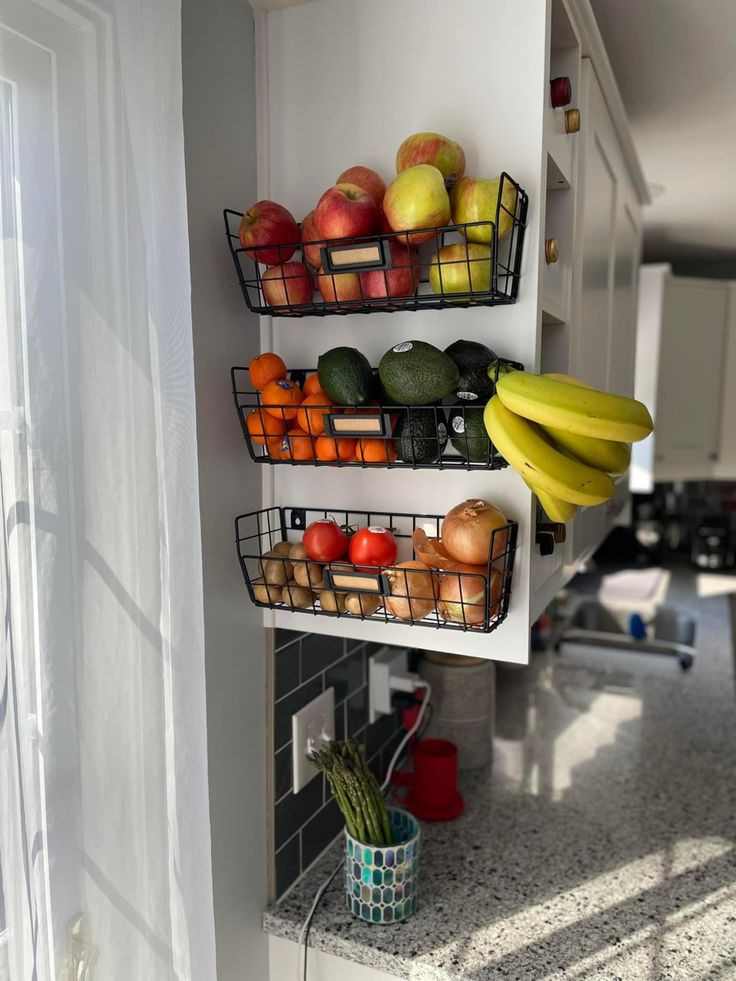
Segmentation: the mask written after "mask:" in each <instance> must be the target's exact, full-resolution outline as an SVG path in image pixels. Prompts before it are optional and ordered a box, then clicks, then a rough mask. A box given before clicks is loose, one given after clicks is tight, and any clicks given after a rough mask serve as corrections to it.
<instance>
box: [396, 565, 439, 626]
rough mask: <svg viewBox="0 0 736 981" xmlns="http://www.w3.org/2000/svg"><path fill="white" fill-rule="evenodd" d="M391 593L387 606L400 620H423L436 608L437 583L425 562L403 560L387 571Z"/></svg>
mask: <svg viewBox="0 0 736 981" xmlns="http://www.w3.org/2000/svg"><path fill="white" fill-rule="evenodd" d="M386 575H387V576H388V580H389V583H390V584H391V595H390V596H387V597H386V600H385V602H386V606H387V607H388V608H389V610H390V611H391V613H393V615H394V616H395V617H398V618H399V619H400V620H421V619H422V617H425V616H426V615H427V614H428V613H429V612H431V611H432V610H433V609H434V608H435V603H436V596H437V583H436V582H435V578H434V576H433V575H432V573H431V572H430V570H429V569H428V568H427V566H426V565H425V564H424V563H423V562H417V561H416V560H412V561H411V562H401V563H400V564H399V565H396V566H393V567H392V568H390V569H388V570H387V572H386Z"/></svg>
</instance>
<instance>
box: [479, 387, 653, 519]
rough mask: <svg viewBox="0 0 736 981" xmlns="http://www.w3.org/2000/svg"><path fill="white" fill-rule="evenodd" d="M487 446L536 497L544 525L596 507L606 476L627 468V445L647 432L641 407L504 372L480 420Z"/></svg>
mask: <svg viewBox="0 0 736 981" xmlns="http://www.w3.org/2000/svg"><path fill="white" fill-rule="evenodd" d="M483 419H484V422H485V425H486V429H487V431H488V435H489V437H490V439H491V441H492V442H493V443H494V444H495V446H496V447H497V449H498V450H499V452H500V453H501V454H502V455H503V456H504V457H505V458H506V460H507V461H508V462H509V463H510V464H511V466H512V467H514V468H515V469H516V470H518V472H519V473H520V474H521V476H522V477H523V478H524V480H525V482H526V484H527V485H528V487H529V488H530V489H531V490H532V491H533V492H534V493H535V494H536V495H537V498H538V499H539V503H540V504H541V505H542V508H543V510H544V512H545V513H546V514H547V516H548V517H549V519H550V520H551V521H570V519H571V518H573V517H574V516H575V512H576V511H577V509H578V507H579V506H591V505H596V504H603V503H604V502H605V501H607V500H608V499H609V498H610V497H611V496H612V495H613V490H614V484H613V480H612V476H616V475H618V474H623V473H625V472H626V470H627V469H628V467H629V461H630V459H631V443H632V442H637V441H638V440H640V439H645V438H646V437H647V436H648V435H649V434H650V433H651V431H652V429H653V428H654V427H653V424H652V417H651V416H650V415H649V411H648V409H647V407H646V406H645V405H642V403H641V402H637V401H636V399H630V398H627V397H626V396H623V395H611V394H609V393H608V392H601V391H599V390H598V389H596V388H591V386H590V385H586V384H584V382H581V381H578V380H577V379H575V378H571V377H569V376H568V375H552V374H550V375H535V374H533V373H532V372H528V371H510V372H509V373H508V374H504V375H503V376H502V377H501V378H499V380H498V383H497V385H496V394H495V395H494V396H493V398H492V399H491V400H490V402H489V403H488V405H487V406H486V408H485V412H484V416H483Z"/></svg>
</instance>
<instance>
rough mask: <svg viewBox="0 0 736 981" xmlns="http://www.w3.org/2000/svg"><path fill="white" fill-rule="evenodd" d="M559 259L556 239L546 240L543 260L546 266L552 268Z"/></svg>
mask: <svg viewBox="0 0 736 981" xmlns="http://www.w3.org/2000/svg"><path fill="white" fill-rule="evenodd" d="M559 258H560V253H559V250H558V248H557V239H556V238H548V239H545V242H544V259H545V262H546V263H547V265H548V266H552V265H554V264H555V262H557V260H558V259H559Z"/></svg>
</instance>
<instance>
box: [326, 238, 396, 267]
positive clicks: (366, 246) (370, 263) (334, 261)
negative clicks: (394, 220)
mask: <svg viewBox="0 0 736 981" xmlns="http://www.w3.org/2000/svg"><path fill="white" fill-rule="evenodd" d="M320 251H321V256H322V269H323V271H324V272H326V273H343V272H364V271H365V270H366V269H389V268H390V266H391V263H390V253H389V249H388V243H387V242H386V241H385V239H380V238H377V239H374V240H371V241H367V242H352V243H343V244H341V245H338V244H335V245H323V246H322V249H321V250H320Z"/></svg>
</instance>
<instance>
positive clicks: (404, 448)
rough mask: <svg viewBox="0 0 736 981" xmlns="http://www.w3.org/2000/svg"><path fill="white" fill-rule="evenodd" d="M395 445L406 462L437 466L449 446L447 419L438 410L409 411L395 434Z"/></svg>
mask: <svg viewBox="0 0 736 981" xmlns="http://www.w3.org/2000/svg"><path fill="white" fill-rule="evenodd" d="M394 445H395V446H396V452H397V453H398V454H399V459H400V460H403V461H404V462H405V463H434V461H435V460H436V459H437V458H438V457H439V456H440V454H441V453H442V452H443V450H444V448H445V446H446V445H447V419H446V417H445V413H444V412H443V411H442V409H440V408H439V407H437V408H431V409H430V408H426V409H406V410H405V411H404V412H402V413H401V418H400V419H399V422H398V425H397V426H396V430H395V432H394Z"/></svg>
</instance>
